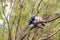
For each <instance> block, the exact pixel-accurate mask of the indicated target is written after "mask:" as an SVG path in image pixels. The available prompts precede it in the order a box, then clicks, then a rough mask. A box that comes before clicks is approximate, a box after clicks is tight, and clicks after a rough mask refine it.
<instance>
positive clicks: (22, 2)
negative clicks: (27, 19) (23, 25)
mask: <svg viewBox="0 0 60 40" xmlns="http://www.w3.org/2000/svg"><path fill="white" fill-rule="evenodd" d="M23 5H24V0H21V3H20V14H19V16H18V23H17V26H16V34H15V40H16V39H17V32H18V27H19V23H20V19H21V12H22V9H23Z"/></svg>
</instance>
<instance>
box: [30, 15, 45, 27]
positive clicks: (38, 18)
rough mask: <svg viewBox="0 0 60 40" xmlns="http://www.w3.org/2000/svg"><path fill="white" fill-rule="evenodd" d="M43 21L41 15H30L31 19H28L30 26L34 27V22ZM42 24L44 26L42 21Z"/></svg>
mask: <svg viewBox="0 0 60 40" xmlns="http://www.w3.org/2000/svg"><path fill="white" fill-rule="evenodd" d="M40 21H43V19H42V17H41V16H32V17H31V20H30V21H29V25H30V27H34V23H37V22H40ZM41 24H42V25H43V26H45V25H44V24H43V23H41Z"/></svg>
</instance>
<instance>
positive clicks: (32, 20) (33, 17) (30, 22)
mask: <svg viewBox="0 0 60 40" xmlns="http://www.w3.org/2000/svg"><path fill="white" fill-rule="evenodd" d="M35 17H36V16H32V17H31V20H30V21H29V25H31V24H33V22H34V21H35ZM36 22H37V21H36ZM41 24H42V25H43V26H45V25H44V24H43V23H41Z"/></svg>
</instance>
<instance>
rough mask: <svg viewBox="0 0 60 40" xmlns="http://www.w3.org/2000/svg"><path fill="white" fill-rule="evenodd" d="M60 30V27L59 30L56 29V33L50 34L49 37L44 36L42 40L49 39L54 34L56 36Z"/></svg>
mask: <svg viewBox="0 0 60 40" xmlns="http://www.w3.org/2000/svg"><path fill="white" fill-rule="evenodd" d="M59 31H60V28H58V30H57V31H55V32H54V33H52V34H51V35H49V36H48V37H45V38H42V40H47V39H48V38H51V37H52V36H54V35H55V34H57V33H58V32H59Z"/></svg>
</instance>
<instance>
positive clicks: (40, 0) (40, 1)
mask: <svg viewBox="0 0 60 40" xmlns="http://www.w3.org/2000/svg"><path fill="white" fill-rule="evenodd" d="M42 1H43V0H39V3H38V5H37V14H38V13H39V11H38V9H39V6H40V5H41V3H42Z"/></svg>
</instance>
